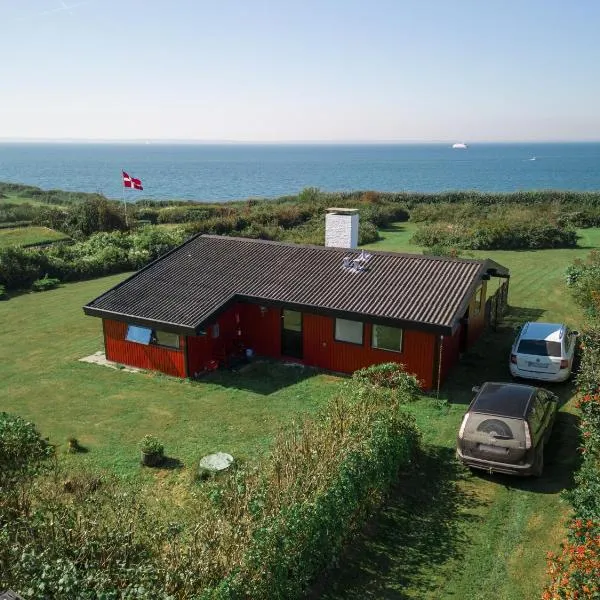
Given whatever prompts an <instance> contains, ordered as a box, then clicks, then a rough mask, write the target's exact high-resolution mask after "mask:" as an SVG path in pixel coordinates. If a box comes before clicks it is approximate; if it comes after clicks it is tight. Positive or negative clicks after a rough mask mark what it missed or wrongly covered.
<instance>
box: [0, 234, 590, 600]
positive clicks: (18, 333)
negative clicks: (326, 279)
mask: <svg viewBox="0 0 600 600" xmlns="http://www.w3.org/2000/svg"><path fill="white" fill-rule="evenodd" d="M412 228H413V225H412V224H410V223H408V224H399V225H398V226H395V227H393V228H390V229H389V230H386V231H384V232H383V235H384V237H385V239H384V240H382V241H381V242H379V243H377V244H373V245H370V246H369V247H370V248H375V249H385V250H399V251H412V252H414V251H416V250H418V249H417V248H415V247H414V246H412V245H410V244H409V243H408V238H409V237H410V235H411V229H412ZM581 235H582V238H581V241H580V243H581V245H582V246H583V247H582V248H578V249H572V250H540V251H532V252H500V251H497V252H485V253H481V252H479V253H474V254H475V255H477V256H489V257H490V258H493V259H494V260H497V261H498V262H500V263H502V264H503V265H505V266H506V267H508V268H509V269H510V271H511V283H510V293H509V303H510V312H509V314H508V315H507V319H506V321H505V323H504V326H503V328H501V329H500V330H499V331H498V332H488V333H486V334H485V336H484V338H482V339H481V340H480V342H479V343H478V344H477V345H476V346H475V347H474V348H473V349H472V350H471V351H470V352H469V353H467V354H466V355H465V356H464V358H463V360H462V361H461V364H460V365H459V366H458V367H457V368H456V369H455V370H454V372H453V374H452V376H451V379H450V380H449V382H448V383H447V384H446V385H445V386H444V388H443V389H442V395H441V398H440V399H435V398H423V399H422V400H420V401H418V402H417V403H415V404H413V405H411V406H410V411H411V412H412V413H413V414H414V416H415V418H416V419H417V422H418V424H419V426H420V428H421V430H422V432H423V440H424V445H425V450H424V452H423V454H422V455H421V456H420V457H419V458H418V460H417V462H416V463H415V466H414V469H412V470H411V472H409V473H404V474H403V475H402V477H401V478H400V480H399V483H398V488H397V489H396V490H395V491H394V493H393V494H392V496H391V497H390V499H389V503H388V506H387V507H386V509H385V510H384V511H383V512H382V513H381V514H380V515H378V516H377V517H376V518H375V519H374V521H373V522H372V524H371V526H370V528H369V530H368V531H365V533H364V535H362V536H361V537H360V538H359V539H358V540H356V541H355V543H354V544H353V545H352V547H351V548H350V550H349V551H348V553H347V554H346V556H344V558H343V560H342V561H341V562H340V565H341V566H340V568H339V569H338V570H336V571H334V572H332V573H329V574H328V575H327V577H326V578H325V580H324V582H320V585H319V586H317V588H316V589H317V593H318V597H319V598H324V599H329V600H334V599H336V600H337V599H342V598H344V599H346V598H356V599H359V598H360V599H363V598H364V599H368V598H384V599H385V598H387V599H390V600H391V599H394V600H396V599H400V598H406V599H408V598H414V599H417V598H418V599H424V600H434V599H435V600H438V599H442V600H444V599H448V600H450V599H453V600H455V599H457V598H470V599H475V600H477V599H481V600H483V599H488V598H494V599H495V600H496V599H498V600H521V599H522V600H529V599H531V598H536V597H539V596H540V591H541V588H542V586H543V583H544V580H545V552H546V551H547V550H556V549H557V548H558V545H559V543H560V540H561V539H562V537H563V535H564V527H563V524H564V521H565V519H566V517H567V515H568V512H569V509H568V505H567V504H565V503H564V502H563V501H562V500H561V496H560V492H561V491H562V490H563V489H565V488H567V487H569V486H570V485H571V481H572V475H573V471H574V469H575V468H576V467H577V464H578V454H577V451H576V448H577V445H578V428H577V423H578V418H577V416H576V414H575V413H576V411H575V410H574V408H573V393H574V390H573V388H572V386H571V385H570V384H561V385H556V386H553V389H554V390H555V391H556V392H557V393H558V394H559V395H560V397H561V402H562V408H561V412H560V415H559V420H558V422H557V426H556V428H555V432H554V433H553V437H552V439H551V442H550V445H549V447H548V452H547V466H546V470H545V473H544V476H543V477H541V478H540V479H538V480H531V479H515V478H510V477H508V476H491V477H490V476H486V475H473V474H471V473H470V472H469V471H467V470H466V469H463V468H462V467H460V466H459V465H458V464H457V463H456V461H455V460H454V443H455V435H456V431H457V429H458V426H459V423H460V420H461V418H462V415H463V413H464V410H465V408H466V405H467V403H468V402H469V400H470V391H469V390H470V388H471V386H472V385H475V384H478V383H480V382H481V381H485V380H506V379H507V374H508V368H507V356H508V351H509V348H510V344H511V341H512V339H513V335H514V330H513V327H514V325H516V324H517V323H520V322H522V321H524V320H536V319H538V320H548V321H554V320H557V321H563V320H564V321H566V322H568V323H570V324H572V325H574V326H579V325H580V324H581V313H580V311H579V310H578V309H577V308H576V307H575V306H574V305H573V302H572V300H571V298H570V296H569V294H568V292H567V290H566V289H565V286H564V270H565V268H566V267H567V265H568V264H570V263H571V262H572V261H573V260H574V259H575V258H583V257H584V256H586V255H587V253H588V252H589V250H590V249H591V248H594V247H600V230H599V229H595V230H584V231H582V232H581ZM124 277H125V276H124V275H119V276H113V277H107V278H103V279H98V280H94V281H88V282H81V283H76V284H69V285H66V286H64V287H62V288H60V289H56V290H52V291H48V292H44V293H43V294H26V295H23V296H19V297H16V298H13V299H11V300H10V301H8V302H0V320H1V322H2V323H3V344H1V345H0V381H2V383H3V385H2V387H1V388H0V406H1V407H2V409H3V410H9V411H11V412H15V413H17V414H20V415H22V416H24V417H26V418H28V419H31V420H32V421H34V422H35V423H36V424H37V425H38V427H39V429H40V430H41V431H42V433H43V434H44V435H49V436H50V439H51V441H53V442H55V443H57V444H59V451H60V452H61V456H64V460H65V461H72V462H73V464H80V463H81V464H86V465H91V466H95V467H101V468H108V469H111V470H113V471H115V472H117V473H119V474H120V475H121V476H123V477H140V472H141V471H140V467H139V466H138V455H137V449H136V444H137V441H138V440H139V439H140V438H141V437H142V436H143V435H144V434H146V433H153V434H155V435H157V436H158V437H159V438H160V439H161V440H162V441H163V442H164V443H165V447H166V453H167V454H168V455H169V456H171V457H174V458H177V459H179V460H181V461H182V462H183V463H184V465H186V466H193V465H194V463H195V462H196V461H197V460H198V459H199V458H200V457H201V456H202V455H204V454H207V453H209V452H214V451H217V450H221V451H226V452H230V453H231V454H233V455H234V456H236V457H238V458H241V459H243V460H254V459H255V458H257V457H258V456H260V455H261V454H262V453H264V452H265V451H266V450H267V449H268V448H269V445H270V443H271V440H272V436H273V433H274V432H275V431H276V430H277V429H278V427H279V426H280V425H281V424H282V423H285V422H287V421H289V420H290V419H292V418H293V416H294V415H295V414H298V413H300V412H305V411H309V412H310V411H313V410H315V409H316V408H317V407H318V406H320V405H322V404H323V403H324V402H325V401H326V399H327V397H328V396H329V395H330V394H331V393H332V392H333V391H334V389H335V388H336V386H337V385H338V382H339V379H337V378H335V377H331V376H328V375H325V374H318V373H316V372H313V371H310V370H305V371H299V370H296V369H288V368H286V367H283V366H278V365H274V364H270V363H263V364H257V365H256V366H255V367H254V368H253V370H251V371H250V372H245V373H237V374H236V373H219V372H217V373H215V374H213V375H212V376H211V377H209V378H207V379H206V380H204V381H202V382H199V383H191V382H187V381H180V380H177V379H173V378H169V377H164V376H160V375H152V374H143V375H140V374H130V373H125V372H122V371H114V370H109V369H106V368H103V367H98V366H93V365H88V364H82V363H79V362H78V361H77V359H78V358H80V357H82V356H85V355H87V354H91V353H92V352H95V351H96V350H98V349H100V348H101V347H102V338H101V328H100V322H99V320H97V319H93V318H90V317H85V316H84V315H83V313H82V311H81V306H82V305H83V304H84V303H85V302H86V301H87V300H89V299H91V298H93V297H95V296H96V295H98V294H100V293H101V292H102V291H104V290H106V289H108V288H109V287H110V286H112V285H114V284H115V283H117V282H118V281H120V280H121V279H122V278H124ZM70 436H73V437H76V438H77V439H78V440H79V441H80V443H81V444H82V445H83V446H85V447H86V448H88V449H89V452H88V453H86V454H81V455H66V454H64V450H66V440H67V438H68V437H70ZM142 476H143V477H147V478H150V477H151V475H150V474H149V471H147V470H146V471H144V472H143V475H142ZM156 477H158V476H156ZM167 481H168V479H167Z"/></svg>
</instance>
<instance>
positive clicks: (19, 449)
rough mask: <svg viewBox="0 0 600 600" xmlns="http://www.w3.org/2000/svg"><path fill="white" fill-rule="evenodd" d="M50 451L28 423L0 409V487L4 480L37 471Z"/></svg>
mask: <svg viewBox="0 0 600 600" xmlns="http://www.w3.org/2000/svg"><path fill="white" fill-rule="evenodd" d="M53 453H54V448H53V447H52V446H50V444H49V443H48V442H47V440H44V439H42V437H41V436H40V434H39V433H38V431H37V429H36V428H35V426H34V425H33V424H32V423H29V422H28V421H25V420H24V419H22V418H21V417H19V416H17V415H12V414H9V413H6V412H0V488H1V487H2V486H3V485H5V484H6V481H7V480H9V481H10V480H12V479H14V478H15V477H16V478H18V477H22V476H24V475H29V474H32V473H35V472H37V471H38V470H39V468H40V467H41V466H42V464H43V463H44V461H46V460H47V459H48V458H50V457H51V456H52V455H53ZM0 495H1V494H0Z"/></svg>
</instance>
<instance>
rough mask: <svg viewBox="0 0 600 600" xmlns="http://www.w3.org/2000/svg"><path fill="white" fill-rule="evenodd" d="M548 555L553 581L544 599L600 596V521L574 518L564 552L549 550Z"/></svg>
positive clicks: (564, 544)
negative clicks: (558, 552) (556, 552)
mask: <svg viewBox="0 0 600 600" xmlns="http://www.w3.org/2000/svg"><path fill="white" fill-rule="evenodd" d="M547 557H548V574H549V575H550V577H551V580H552V583H551V584H550V585H549V586H548V587H547V588H546V590H545V591H544V593H543V594H542V599H543V600H555V599H556V600H562V599H563V598H564V599H568V598H581V599H589V600H592V599H594V598H598V597H600V521H598V522H593V521H589V520H588V521H585V520H582V519H576V520H575V521H573V522H572V524H571V527H570V536H569V541H568V542H565V543H563V544H562V551H561V553H560V554H554V553H553V552H549V553H548V555H547Z"/></svg>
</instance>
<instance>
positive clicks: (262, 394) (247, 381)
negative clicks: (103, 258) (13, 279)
mask: <svg viewBox="0 0 600 600" xmlns="http://www.w3.org/2000/svg"><path fill="white" fill-rule="evenodd" d="M124 277H125V275H118V276H112V277H106V278H102V279H96V280H93V281H86V282H80V283H74V284H68V285H65V286H63V287H61V288H58V289H55V290H51V291H47V292H44V293H41V294H25V295H22V296H18V297H14V298H12V299H11V300H9V301H5V302H0V322H2V342H3V343H2V344H0V381H2V386H1V387H0V407H2V410H5V411H8V412H13V413H16V414H19V415H21V416H23V417H25V418H27V419H29V420H31V421H33V422H34V423H35V424H36V425H37V426H38V428H39V430H40V431H41V432H42V433H43V435H45V436H49V437H50V440H51V442H52V443H54V444H57V445H58V447H59V453H60V454H61V455H62V454H63V452H64V451H66V445H67V438H69V437H75V438H77V439H78V440H79V442H80V443H81V445H82V446H84V447H86V448H87V449H88V450H89V452H87V453H86V454H81V455H75V456H73V455H70V456H68V457H65V460H69V461H76V462H77V463H81V464H87V465H90V466H93V467H98V468H107V469H110V470H112V471H115V472H117V473H118V474H120V475H122V476H125V477H137V476H138V474H139V472H140V468H139V466H138V462H139V455H138V452H137V448H136V445H137V442H138V441H139V440H140V439H141V438H142V437H143V435H145V434H146V433H152V434H155V435H156V436H158V437H159V438H160V439H161V441H162V442H163V443H164V444H165V451H166V454H168V455H169V456H172V457H174V458H177V459H179V460H180V461H182V462H183V463H184V464H185V465H187V466H193V465H194V464H195V462H197V461H198V459H199V458H201V457H202V456H203V455H205V454H208V453H211V452H215V451H224V452H228V453H230V454H232V455H233V456H235V457H236V458H238V459H241V460H252V459H255V458H256V457H257V456H259V455H260V454H261V453H263V452H264V451H265V450H266V449H267V448H268V447H269V445H270V443H271V439H272V436H273V434H274V432H275V431H276V430H278V428H279V427H280V426H281V425H282V424H283V423H285V422H288V421H290V420H291V419H292V418H293V416H294V415H296V414H298V413H301V412H307V411H308V412H310V411H313V410H315V409H316V408H317V407H319V406H320V405H322V404H323V403H324V402H325V401H326V400H327V398H328V397H329V395H330V394H331V391H332V389H333V388H334V387H335V385H336V383H337V381H338V379H337V378H334V377H331V376H329V375H325V374H318V373H316V372H314V371H312V370H310V369H297V368H290V367H284V366H279V365H272V364H269V363H264V364H260V363H258V364H256V365H255V366H254V367H253V368H252V370H251V371H249V372H242V373H215V374H214V375H212V376H210V377H208V378H207V379H205V380H203V381H201V382H190V381H184V380H179V379H176V378H171V377H167V376H162V375H157V374H139V373H138V374H134V373H126V372H123V371H118V370H113V369H108V368H106V367H101V366H97V365H90V364H85V363H80V362H78V359H79V358H81V357H83V356H86V355H89V354H92V353H93V352H95V351H97V350H100V349H102V344H103V341H102V326H101V322H100V320H99V319H95V318H92V317H86V316H85V315H84V314H83V311H82V309H81V307H82V305H83V304H85V303H86V302H87V301H89V300H90V299H92V298H94V297H95V296H98V295H99V294H100V293H102V292H103V291H105V290H107V289H108V288H110V287H111V286H113V285H115V284H116V283H117V282H118V281H120V280H122V279H123V278H124Z"/></svg>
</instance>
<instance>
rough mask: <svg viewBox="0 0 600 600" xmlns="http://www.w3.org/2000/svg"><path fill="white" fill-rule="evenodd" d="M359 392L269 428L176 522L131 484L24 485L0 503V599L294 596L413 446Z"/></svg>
mask: <svg viewBox="0 0 600 600" xmlns="http://www.w3.org/2000/svg"><path fill="white" fill-rule="evenodd" d="M361 389H362V386H361V384H358V383H356V382H355V385H354V387H353V389H351V390H349V391H348V390H346V391H345V392H344V394H343V395H341V396H339V397H336V398H334V399H333V400H332V401H331V402H330V403H329V404H328V406H327V407H326V408H324V409H323V410H322V411H321V412H320V413H319V414H318V415H316V416H315V418H313V419H309V418H306V419H304V420H303V421H301V422H298V423H295V424H294V425H293V426H291V427H288V428H286V429H285V430H283V431H282V432H281V434H280V435H279V436H278V438H277V439H276V441H275V443H274V445H273V447H272V451H271V455H270V457H268V458H266V459H265V460H264V461H263V463H262V464H261V465H260V466H259V468H251V467H249V466H245V467H242V468H239V469H236V470H233V471H232V472H230V473H228V474H226V475H225V476H224V477H222V478H212V479H210V480H209V481H205V482H203V483H202V485H201V486H199V487H197V488H196V489H195V490H194V492H193V494H192V495H190V496H189V497H188V498H187V499H186V502H184V503H183V505H182V507H181V508H182V510H181V511H179V512H178V518H179V520H176V521H173V520H168V517H167V516H166V515H165V514H164V512H163V510H162V508H161V507H160V506H159V505H158V504H157V503H156V502H155V501H154V499H152V498H147V497H146V495H145V494H143V493H142V491H141V490H140V489H138V488H137V487H136V486H135V484H134V483H132V482H127V483H124V482H121V481H117V480H116V479H114V478H107V477H106V476H100V477H97V476H95V475H94V474H92V473H90V474H85V473H84V474H72V475H68V476H65V475H64V474H62V473H61V472H56V473H53V474H52V476H51V477H48V478H45V480H44V481H43V482H40V484H36V483H35V482H32V483H31V484H30V485H29V487H26V488H23V490H22V493H21V494H19V497H20V498H24V499H25V502H23V503H22V504H16V505H11V507H10V511H9V510H8V505H7V504H6V499H5V498H2V497H0V525H1V526H2V528H1V532H2V533H1V534H0V539H1V541H2V543H1V544H0V587H2V588H7V587H10V588H12V589H15V590H19V591H22V592H23V593H24V594H27V595H28V596H30V597H39V598H44V597H46V596H48V597H50V596H51V597H52V598H55V599H56V600H63V599H64V600H67V599H70V598H81V599H83V600H86V599H88V600H92V599H97V598H107V599H108V598H110V599H113V598H114V599H115V600H116V599H117V598H130V599H132V600H133V599H134V598H135V599H137V600H146V599H150V598H205V599H208V598H212V599H218V598H219V599H226V598H227V599H231V600H233V598H253V599H255V600H262V599H269V600H270V599H271V598H286V599H292V598H299V597H302V595H303V594H304V593H305V591H306V589H307V586H308V585H309V584H310V583H311V582H312V581H314V579H315V577H316V576H317V575H318V574H320V573H321V572H322V571H323V570H324V569H327V568H328V567H329V566H331V565H332V564H333V563H334V562H335V561H336V560H337V559H338V558H339V557H340V556H341V554H342V552H343V549H344V547H345V546H346V545H347V544H348V543H349V542H350V540H352V538H353V536H355V535H356V533H357V532H358V531H360V529H361V528H362V527H363V525H364V523H365V521H366V519H368V518H369V516H370V515H371V514H372V513H373V512H374V511H375V510H377V508H378V507H379V506H380V505H381V503H382V502H383V501H384V499H385V498H386V495H387V494H388V493H389V491H390V489H391V486H392V485H393V484H394V483H395V482H396V481H397V478H398V473H399V472H401V471H403V470H404V469H406V468H407V467H408V466H409V465H410V463H411V460H412V457H413V454H414V452H415V450H416V449H417V448H418V444H419V435H418V433H417V430H416V427H415V424H414V420H413V418H412V417H410V416H408V415H406V414H404V413H403V412H401V410H400V408H399V403H398V402H390V399H389V397H388V396H387V395H386V394H384V393H383V391H384V390H383V389H381V388H379V389H377V390H375V391H373V392H372V393H370V394H369V398H368V399H365V398H364V396H363V394H361V393H360V390H361ZM348 392H349V393H348ZM142 447H144V448H149V446H148V445H146V444H145V443H144V444H143V446H142ZM18 455H19V454H17V456H18ZM0 472H1V471H0ZM67 484H68V485H67Z"/></svg>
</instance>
